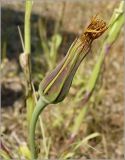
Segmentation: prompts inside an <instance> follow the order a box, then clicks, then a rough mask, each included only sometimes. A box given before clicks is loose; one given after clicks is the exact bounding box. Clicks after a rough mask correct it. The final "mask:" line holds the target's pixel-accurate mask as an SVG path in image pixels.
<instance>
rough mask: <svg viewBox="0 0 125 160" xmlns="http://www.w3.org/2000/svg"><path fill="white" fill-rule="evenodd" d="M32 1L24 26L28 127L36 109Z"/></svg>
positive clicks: (27, 9)
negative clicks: (32, 74) (32, 52)
mask: <svg viewBox="0 0 125 160" xmlns="http://www.w3.org/2000/svg"><path fill="white" fill-rule="evenodd" d="M32 4H33V1H32V0H25V24H24V25H25V26H24V43H25V52H24V54H25V56H24V57H25V61H26V66H25V68H24V72H25V76H26V81H27V84H26V96H27V98H26V108H27V121H28V126H29V124H30V120H31V116H32V112H33V108H34V104H35V102H34V98H33V89H32V80H31V60H30V55H31V22H30V18H31V11H32Z"/></svg>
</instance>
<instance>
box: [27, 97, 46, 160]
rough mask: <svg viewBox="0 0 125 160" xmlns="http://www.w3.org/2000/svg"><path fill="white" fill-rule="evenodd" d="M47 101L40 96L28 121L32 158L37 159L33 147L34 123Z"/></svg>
mask: <svg viewBox="0 0 125 160" xmlns="http://www.w3.org/2000/svg"><path fill="white" fill-rule="evenodd" d="M46 105H47V103H46V102H45V101H43V99H42V98H40V99H39V100H38V102H37V104H36V107H35V109H34V111H33V114H32V119H31V123H30V131H29V145H30V150H31V157H32V160H35V159H37V152H36V147H35V129H36V123H37V120H38V117H39V115H40V113H41V112H42V111H43V109H44V108H45V107H46Z"/></svg>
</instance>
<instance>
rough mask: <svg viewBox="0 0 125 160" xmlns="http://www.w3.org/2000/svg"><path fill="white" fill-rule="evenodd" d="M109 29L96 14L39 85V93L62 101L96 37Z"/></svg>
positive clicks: (56, 101) (45, 98)
mask: <svg viewBox="0 0 125 160" xmlns="http://www.w3.org/2000/svg"><path fill="white" fill-rule="evenodd" d="M106 30H107V26H106V23H105V22H104V21H103V20H101V19H98V18H97V16H95V17H94V18H93V19H92V20H91V23H90V24H89V26H88V27H87V29H86V30H85V31H84V32H83V33H82V35H81V36H79V37H78V38H76V40H75V41H74V42H73V43H72V45H71V47H70V48H69V50H68V53H67V54H66V56H65V57H64V58H63V60H62V61H61V62H60V63H59V65H58V66H57V67H56V68H55V69H54V70H53V71H52V72H51V73H49V74H48V75H47V76H46V77H45V78H44V79H43V81H42V82H41V83H40V86H39V94H40V96H42V98H44V100H46V101H47V102H48V103H58V102H60V101H62V100H63V99H64V98H65V97H66V95H67V93H68V91H69V89H70V86H71V84H72V80H73V77H74V75H75V73H76V71H77V69H78V67H79V65H80V63H81V62H82V60H83V59H84V58H85V56H86V55H87V54H88V52H89V50H90V48H91V44H92V42H93V40H94V39H96V38H98V37H100V36H101V35H102V34H103V33H104V32H105V31H106Z"/></svg>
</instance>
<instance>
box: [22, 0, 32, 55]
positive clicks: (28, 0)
mask: <svg viewBox="0 0 125 160" xmlns="http://www.w3.org/2000/svg"><path fill="white" fill-rule="evenodd" d="M25 2H26V6H25V31H24V32H25V33H24V37H25V53H26V54H30V52H31V42H30V41H31V40H30V39H31V33H30V32H31V29H30V17H31V10H32V0H26V1H25Z"/></svg>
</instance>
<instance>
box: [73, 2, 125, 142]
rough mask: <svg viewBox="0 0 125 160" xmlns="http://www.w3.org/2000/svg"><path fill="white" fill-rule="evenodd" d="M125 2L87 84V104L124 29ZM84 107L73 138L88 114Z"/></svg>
mask: <svg viewBox="0 0 125 160" xmlns="http://www.w3.org/2000/svg"><path fill="white" fill-rule="evenodd" d="M124 4H125V2H124V1H121V3H120V5H119V8H118V9H117V10H116V9H115V10H114V12H113V15H112V17H111V20H110V22H109V25H110V26H111V27H110V28H109V31H108V34H107V37H106V39H105V40H104V43H103V46H102V48H101V50H100V55H99V57H98V61H97V63H96V64H95V66H94V69H93V71H92V74H91V77H90V79H89V81H88V84H87V86H86V94H85V96H84V101H83V105H85V103H88V101H89V99H90V98H91V95H92V92H93V91H94V89H95V86H96V84H97V80H98V78H99V76H100V71H101V68H102V65H103V63H104V60H105V56H106V55H107V53H108V52H109V49H110V48H111V47H112V45H113V44H114V43H115V41H116V40H117V38H118V36H119V33H120V31H121V29H122V26H123V24H124V22H125V20H124V12H123V8H124ZM111 24H112V25H111ZM84 107H88V105H87V104H86V106H84ZM84 107H83V108H82V110H81V111H80V113H79V114H78V116H77V118H76V120H75V123H74V126H73V130H72V135H71V139H73V138H74V137H75V136H76V135H77V133H78V130H79V128H80V125H81V123H82V121H83V119H84V117H85V114H86V113H85V112H88V109H87V110H86V109H85V108H84Z"/></svg>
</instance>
